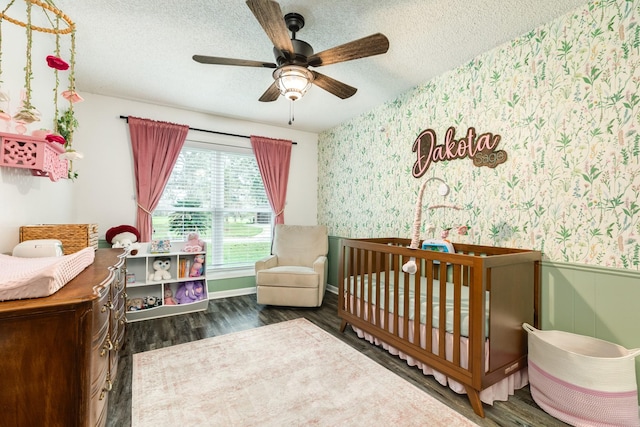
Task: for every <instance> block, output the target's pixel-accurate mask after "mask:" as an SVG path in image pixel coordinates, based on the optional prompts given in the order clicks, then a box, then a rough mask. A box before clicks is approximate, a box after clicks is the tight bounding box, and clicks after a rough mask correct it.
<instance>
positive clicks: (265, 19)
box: [247, 0, 294, 58]
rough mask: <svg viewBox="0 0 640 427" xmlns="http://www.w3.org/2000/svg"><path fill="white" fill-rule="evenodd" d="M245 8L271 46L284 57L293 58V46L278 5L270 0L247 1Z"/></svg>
mask: <svg viewBox="0 0 640 427" xmlns="http://www.w3.org/2000/svg"><path fill="white" fill-rule="evenodd" d="M247 6H249V9H251V12H253V15H254V16H255V17H256V19H257V20H258V22H259V23H260V25H261V26H262V29H263V30H264V32H265V33H267V36H268V37H269V40H271V43H273V46H274V47H275V48H276V49H278V50H280V51H281V52H282V53H283V54H285V56H287V57H289V58H291V57H293V53H294V50H293V44H292V43H291V38H290V36H289V31H288V30H287V25H286V24H285V22H284V17H283V16H282V10H281V9H280V5H279V4H278V3H277V2H275V1H272V0H247Z"/></svg>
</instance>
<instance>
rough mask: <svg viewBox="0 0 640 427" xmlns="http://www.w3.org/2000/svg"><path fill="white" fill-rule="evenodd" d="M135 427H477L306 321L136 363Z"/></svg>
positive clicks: (155, 353)
mask: <svg viewBox="0 0 640 427" xmlns="http://www.w3.org/2000/svg"><path fill="white" fill-rule="evenodd" d="M131 413H132V426H133V427H143V426H154V427H161V426H167V427H176V426H179V427H182V426H184V427H193V426H242V427H247V426H309V425H312V426H371V425H380V426H382V425H387V426H413V425H415V426H418V425H420V426H425V425H427V426H475V425H476V424H475V423H473V422H471V421H470V420H468V419H466V418H465V417H463V416H462V415H460V414H458V413H457V412H455V411H454V410H452V409H450V408H449V407H447V406H446V405H444V404H442V403H440V402H439V401H437V400H436V399H434V398H433V397H431V396H429V395H428V394H426V393H425V392H424V391H422V390H420V389H419V388H417V387H416V386H414V385H413V384H411V383H409V382H408V381H406V380H404V379H402V378H401V377H399V376H398V375H396V374H394V373H393V372H391V371H389V370H387V369H386V368H384V367H383V366H381V365H379V364H378V363H376V362H374V361H373V360H371V359H369V358H368V357H367V356H365V355H363V354H361V353H359V352H358V351H356V350H355V349H353V348H351V347H350V346H349V345H347V344H345V343H343V342H342V341H340V340H339V339H337V338H336V337H334V336H332V335H331V334H329V333H327V332H325V331H323V330H322V329H320V328H318V327H317V326H315V325H314V324H313V323H311V322H309V321H308V320H305V319H297V320H290V321H287V322H282V323H277V324H272V325H268V326H263V327H259V328H256V329H250V330H247V331H242V332H236V333H232V334H228V335H222V336H219V337H214V338H207V339H203V340H199V341H193V342H190V343H186V344H180V345H175V346H172V347H167V348H162V349H158V350H152V351H148V352H144V353H138V354H134V355H133V381H132V410H131Z"/></svg>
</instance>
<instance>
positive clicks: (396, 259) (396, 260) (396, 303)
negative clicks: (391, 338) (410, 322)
mask: <svg viewBox="0 0 640 427" xmlns="http://www.w3.org/2000/svg"><path fill="white" fill-rule="evenodd" d="M399 265H400V255H398V254H394V255H393V283H394V285H393V312H394V315H393V333H394V335H395V336H397V337H400V331H399V330H398V328H399V326H400V325H399V322H398V313H399V312H398V310H399V309H400V298H398V283H400V268H398V266H399Z"/></svg>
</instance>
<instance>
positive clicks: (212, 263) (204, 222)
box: [153, 141, 272, 269]
mask: <svg viewBox="0 0 640 427" xmlns="http://www.w3.org/2000/svg"><path fill="white" fill-rule="evenodd" d="M271 222H272V213H271V207H270V206H269V201H268V200H267V195H266V193H265V190H264V185H263V183H262V178H261V177H260V171H259V170H258V165H257V164H256V160H255V157H254V155H253V152H252V151H251V149H250V148H249V149H245V148H235V147H224V146H218V145H212V144H197V143H193V142H189V141H187V143H185V146H184V147H183V148H182V151H181V153H180V156H179V157H178V160H177V162H176V165H175V166H174V168H173V172H172V174H171V178H170V179H169V182H168V183H167V186H166V188H165V190H164V192H163V194H162V198H161V199H160V202H159V203H158V206H157V208H156V209H155V210H154V212H153V238H154V239H166V238H168V239H170V240H172V241H185V240H186V238H187V235H188V234H189V233H190V232H193V231H197V232H198V233H200V238H201V239H202V240H204V241H205V242H207V258H208V259H207V263H206V265H207V267H208V268H209V269H211V268H213V269H232V268H247V267H253V266H254V264H255V261H257V260H259V259H261V258H263V257H265V256H267V255H269V254H270V252H271V230H272V225H271Z"/></svg>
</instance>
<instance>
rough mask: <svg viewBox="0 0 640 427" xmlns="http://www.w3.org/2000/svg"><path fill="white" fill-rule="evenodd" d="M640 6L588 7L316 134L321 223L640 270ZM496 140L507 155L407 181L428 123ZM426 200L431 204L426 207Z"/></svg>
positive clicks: (436, 169) (621, 1)
mask: <svg viewBox="0 0 640 427" xmlns="http://www.w3.org/2000/svg"><path fill="white" fill-rule="evenodd" d="M639 18H640V1H631V0H608V1H604V0H601V1H593V2H590V3H588V4H586V5H585V7H584V8H580V9H577V10H575V11H574V12H573V13H570V14H568V15H565V16H564V17H562V18H560V19H558V20H556V21H553V22H551V23H548V24H546V25H544V26H541V27H539V28H537V29H535V30H534V31H532V32H530V33H528V34H524V35H523V36H521V37H520V38H518V39H516V40H513V41H512V42H510V43H508V44H505V45H502V46H500V47H499V48H496V49H494V50H492V51H490V52H487V53H485V54H482V55H480V56H478V57H476V58H474V59H473V60H472V61H470V62H468V63H466V64H464V65H463V66H461V67H459V68H457V69H455V70H453V71H450V72H448V73H445V74H443V75H441V76H439V77H437V78H435V79H433V80H431V81H428V82H426V83H424V84H423V85H421V86H418V87H416V88H414V89H413V90H411V91H409V92H407V93H405V94H404V95H402V96H400V97H399V98H397V99H395V100H393V101H392V102H389V103H386V104H384V105H381V106H380V107H378V108H376V109H374V110H372V111H370V112H369V113H367V114H364V115H361V116H359V117H357V118H355V119H353V120H351V121H348V122H345V123H343V124H341V125H340V126H338V127H336V128H333V129H331V130H329V131H326V132H323V133H322V134H321V135H320V136H319V144H318V150H319V166H318V173H319V189H318V222H319V223H321V224H326V225H327V226H328V227H329V231H330V234H331V235H334V236H339V237H355V238H358V237H390V236H401V237H407V238H410V237H411V234H412V231H411V230H412V224H413V218H414V206H415V204H416V198H417V194H418V190H419V188H420V185H421V183H422V182H423V180H425V179H428V178H429V177H432V176H435V177H439V178H442V179H443V180H445V181H446V183H447V184H448V185H449V186H450V188H451V191H450V192H449V194H448V195H446V196H441V195H440V194H439V193H438V186H439V182H438V181H436V180H434V181H433V182H431V183H428V184H427V187H426V191H425V195H424V200H423V213H422V222H421V223H422V234H421V237H422V238H431V237H435V238H438V237H439V236H440V230H442V229H448V228H453V229H454V230H455V229H456V227H459V226H461V225H466V226H468V227H469V229H468V232H467V234H466V235H460V234H458V233H454V232H451V234H450V235H449V239H450V240H451V241H452V242H454V243H455V242H464V243H474V244H482V245H494V246H503V247H517V248H530V249H537V250H540V251H542V252H543V254H544V257H545V259H547V260H551V261H558V262H571V263H583V264H592V265H599V266H607V267H617V268H624V269H633V270H638V269H640V239H639V237H638V236H639V234H640V200H639V195H640V133H639V132H638V131H639V129H640V126H639V120H640V26H639V25H638V20H639ZM450 126H453V127H454V128H455V130H456V138H457V139H459V138H463V137H464V136H465V135H466V134H467V130H468V128H470V127H474V128H475V129H476V132H477V134H478V135H480V134H482V133H487V132H489V133H492V134H497V135H500V136H501V141H500V144H499V147H498V148H499V149H500V150H504V151H505V152H506V153H507V155H508V159H507V161H506V162H505V163H503V164H500V165H498V166H496V167H495V168H489V167H476V166H474V164H473V161H472V160H470V159H468V158H467V159H455V160H448V161H441V162H437V163H433V164H431V165H430V167H429V169H428V170H427V172H426V174H425V175H424V176H422V177H421V178H419V179H416V178H414V177H413V175H412V173H411V172H412V167H413V164H414V162H415V161H416V153H414V152H413V151H412V146H413V143H414V141H415V140H416V137H417V136H418V135H419V134H420V133H421V132H422V131H423V130H425V129H433V130H434V131H435V134H436V137H437V143H438V144H441V143H442V142H443V141H444V137H445V133H446V131H447V129H448V128H449V127H450ZM433 206H441V207H439V208H435V209H429V208H430V207H433ZM431 225H433V226H435V227H436V231H435V232H432V231H431V230H432V229H431V227H430V226H431Z"/></svg>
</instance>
